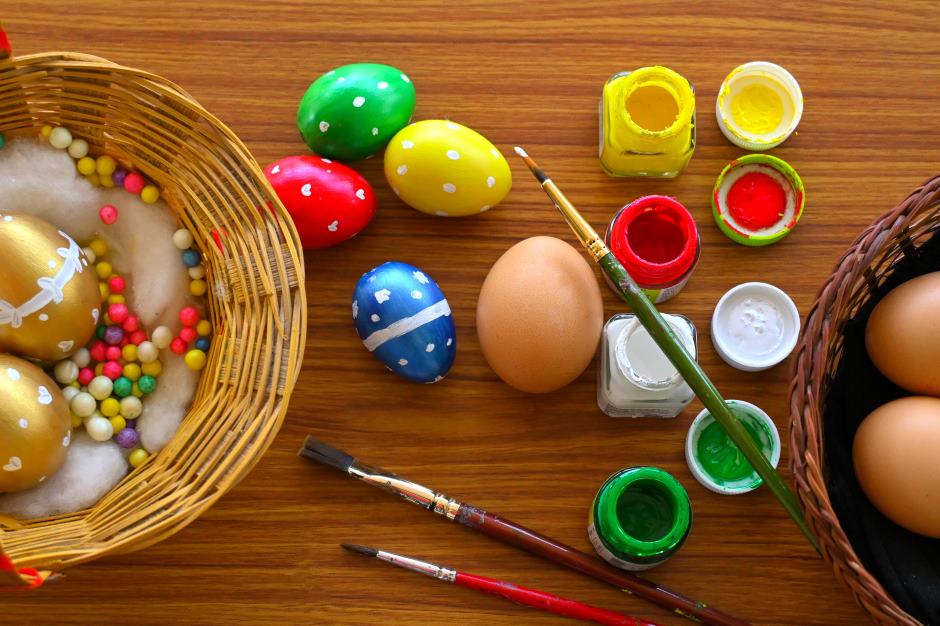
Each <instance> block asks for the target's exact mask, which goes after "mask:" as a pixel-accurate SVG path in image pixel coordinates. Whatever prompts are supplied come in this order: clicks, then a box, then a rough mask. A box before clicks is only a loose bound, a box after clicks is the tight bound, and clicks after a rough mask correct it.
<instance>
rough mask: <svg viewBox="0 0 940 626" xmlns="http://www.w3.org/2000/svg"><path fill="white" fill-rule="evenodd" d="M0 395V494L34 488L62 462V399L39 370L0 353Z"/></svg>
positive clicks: (65, 430)
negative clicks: (0, 399) (0, 400)
mask: <svg viewBox="0 0 940 626" xmlns="http://www.w3.org/2000/svg"><path fill="white" fill-rule="evenodd" d="M0 398H2V399H3V401H2V402H0V493H6V492H12V491H22V490H23V489H29V488H30V487H35V486H36V485H38V484H39V483H41V482H42V481H44V480H46V479H47V478H49V477H50V476H52V475H53V474H55V473H56V472H57V471H58V470H59V468H60V467H62V463H64V462H65V456H66V454H67V453H68V449H69V446H70V445H71V443H72V428H71V427H72V418H71V416H70V414H69V405H68V402H66V401H65V396H63V395H62V392H61V391H59V388H58V386H56V384H55V382H54V381H53V380H52V379H51V378H49V377H48V376H47V375H46V373H45V372H43V371H42V370H41V369H39V367H37V366H36V365H33V364H32V363H30V362H29V361H24V360H23V359H20V358H17V357H15V356H13V355H11V354H0Z"/></svg>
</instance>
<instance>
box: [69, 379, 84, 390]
mask: <svg viewBox="0 0 940 626" xmlns="http://www.w3.org/2000/svg"><path fill="white" fill-rule="evenodd" d="M68 386H69V387H75V388H76V389H81V386H82V384H81V383H80V382H78V381H77V380H73V381H72V382H70V383H69V385H68Z"/></svg>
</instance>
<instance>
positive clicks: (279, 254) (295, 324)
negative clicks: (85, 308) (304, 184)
mask: <svg viewBox="0 0 940 626" xmlns="http://www.w3.org/2000/svg"><path fill="white" fill-rule="evenodd" d="M63 70H69V71H72V70H93V71H96V72H97V71H99V70H100V71H102V72H104V73H106V76H107V77H106V78H104V79H103V80H105V81H107V80H113V81H115V82H117V80H118V79H121V80H125V79H126V80H130V81H137V82H138V83H140V84H142V85H144V86H145V87H146V90H147V91H148V93H152V94H156V96H157V97H160V98H165V99H166V101H167V102H172V104H173V105H174V107H180V108H182V109H185V112H186V113H187V114H188V115H189V116H190V117H191V118H192V121H193V124H194V125H195V126H194V128H196V127H198V128H199V129H200V130H202V131H203V132H205V133H206V134H207V135H210V136H211V137H214V138H217V141H216V148H217V149H218V150H219V151H220V152H222V153H225V154H227V155H228V159H229V161H231V162H233V163H236V164H237V167H238V168H239V172H238V173H239V174H241V175H243V176H245V177H246V179H250V182H251V185H252V186H253V190H250V191H249V190H244V189H243V190H238V191H240V192H241V193H243V194H246V196H245V197H248V195H250V194H252V193H253V194H254V195H253V196H251V197H256V198H262V199H263V201H264V202H259V203H257V204H255V209H256V212H257V213H258V214H259V215H260V217H259V216H257V215H256V216H254V217H252V216H248V215H247V214H246V216H245V219H246V220H247V221H248V222H252V221H253V220H254V221H257V222H259V223H260V224H259V226H258V227H256V236H257V241H255V242H251V241H249V242H248V243H249V244H251V245H250V246H249V247H250V248H251V250H261V251H262V252H264V251H265V248H264V243H265V239H266V238H267V239H268V240H271V239H273V240H275V241H280V242H281V246H282V247H280V248H278V249H276V250H274V251H273V252H272V251H271V250H270V249H268V250H267V251H266V252H265V255H263V256H264V258H262V259H261V261H260V263H262V266H261V268H260V269H258V268H257V267H255V266H251V265H246V266H245V268H246V270H247V269H252V268H254V269H257V270H258V272H257V274H258V275H254V276H248V277H243V276H242V277H240V278H241V281H242V282H243V283H245V284H248V282H245V281H246V280H254V281H255V282H260V284H261V287H262V288H263V289H267V290H270V293H262V294H261V295H260V296H259V295H258V294H254V295H253V296H252V295H251V294H247V293H246V294H245V296H244V297H245V298H246V299H247V301H248V302H249V304H251V305H254V306H259V303H260V304H263V305H265V306H269V307H271V311H270V312H269V313H270V315H269V317H271V318H272V319H273V327H274V330H273V331H271V332H275V331H277V332H279V333H280V335H277V334H276V333H275V336H276V337H281V339H282V341H281V342H279V343H277V346H276V347H275V348H274V349H273V350H274V351H273V352H272V353H271V355H270V359H271V361H272V362H274V363H275V365H274V366H272V367H273V370H277V371H279V372H281V377H280V378H279V381H278V382H279V383H280V385H279V386H278V387H277V388H276V389H274V390H269V394H270V395H271V396H272V397H273V396H276V397H277V402H276V403H273V402H270V401H269V403H268V404H269V405H271V406H273V408H270V409H268V407H267V406H266V407H265V414H264V415H263V417H261V416H255V415H253V414H252V415H251V416H250V418H253V419H254V421H253V422H252V423H253V424H254V423H255V422H257V423H258V424H261V420H262V419H263V420H265V421H264V424H263V428H262V426H260V425H259V426H258V427H257V428H256V429H255V430H253V431H251V433H250V434H251V437H250V440H249V434H247V431H246V432H242V433H236V434H235V435H233V437H234V440H235V441H238V440H240V439H243V440H245V441H246V443H245V444H243V446H242V447H241V448H240V449H241V451H242V452H243V454H242V455H241V456H239V457H238V458H237V459H236V460H234V461H232V463H231V464H232V465H233V467H231V468H229V471H228V472H226V473H224V475H222V476H220V477H219V478H218V480H217V482H216V483H214V484H211V485H210V486H209V487H204V488H203V491H204V492H200V495H199V496H198V497H197V498H196V499H195V500H194V501H193V502H191V503H190V504H188V505H187V506H186V507H185V508H184V509H181V510H178V511H175V512H174V513H173V514H171V515H167V516H163V517H161V518H159V519H154V521H153V523H152V524H149V525H147V526H146V528H145V530H143V531H141V532H139V533H137V534H135V535H134V536H131V537H128V536H123V535H122V536H119V537H117V538H116V539H115V538H111V540H108V541H101V542H100V543H98V544H96V545H95V546H94V547H90V548H87V547H86V549H77V548H76V547H75V546H71V547H62V546H60V547H58V548H57V549H53V548H48V547H47V548H46V549H45V551H44V552H42V553H39V554H26V555H25V556H24V555H23V554H19V553H18V552H17V550H16V549H15V545H16V541H14V538H15V537H16V536H17V533H18V532H22V531H24V529H43V528H48V527H50V526H55V525H61V526H63V527H67V526H69V525H73V524H76V523H80V522H84V520H86V519H87V518H88V517H89V516H90V515H93V514H94V513H95V512H97V507H98V506H99V505H100V503H99V505H95V507H92V508H91V509H86V510H84V511H79V512H76V513H73V514H66V515H60V516H55V517H52V518H49V519H45V520H32V521H27V522H18V521H16V520H12V519H10V518H6V517H2V518H0V550H2V549H3V548H4V547H5V546H7V551H8V552H9V551H10V548H9V546H11V545H12V546H14V549H13V553H12V554H11V556H14V560H16V561H17V562H18V564H20V562H23V564H24V565H39V566H42V567H49V568H51V569H54V570H59V569H63V568H64V567H67V566H71V565H74V564H77V563H81V562H85V561H88V560H93V559H97V558H99V557H102V556H105V555H107V554H112V553H119V552H128V551H132V550H137V549H142V548H144V547H147V546H149V545H151V544H153V543H156V542H158V541H161V540H162V539H165V538H166V537H168V536H170V535H172V534H173V533H175V532H177V531H179V530H181V529H182V528H183V527H185V526H186V525H188V524H189V523H190V522H192V521H193V520H195V519H196V518H197V517H198V516H199V515H200V514H201V513H203V512H204V511H205V510H206V509H208V508H209V507H210V506H212V505H213V504H214V503H215V502H216V501H217V500H218V499H219V498H220V497H222V495H224V494H225V493H227V492H228V491H229V490H230V489H231V488H232V487H234V486H235V485H236V484H237V483H238V482H239V481H240V480H241V478H243V477H244V476H245V475H246V474H247V473H248V471H250V470H251V469H252V468H253V467H254V466H255V465H256V464H257V462H258V461H259V460H260V458H261V457H262V456H263V454H264V453H265V452H266V451H267V449H268V447H269V446H270V445H271V443H272V442H273V440H274V437H275V436H276V434H277V432H278V431H279V430H280V427H281V426H282V424H283V421H284V419H285V416H286V413H287V410H288V402H289V399H290V396H291V394H292V392H293V389H294V387H295V386H296V382H297V378H298V376H299V374H300V369H301V364H302V359H303V349H304V345H305V342H306V333H307V302H306V294H305V290H304V260H303V251H302V247H301V244H300V240H299V237H298V234H297V231H296V229H295V227H294V225H293V222H292V221H291V219H290V217H289V215H288V213H287V211H286V209H285V208H284V206H283V204H282V203H281V202H280V200H279V199H278V197H277V195H276V194H275V192H274V190H273V189H272V188H271V186H270V184H269V183H268V181H267V178H266V177H265V176H264V174H263V172H262V169H261V167H260V165H259V164H258V163H257V161H256V160H255V159H254V157H252V156H251V153H250V151H249V150H248V148H247V147H246V146H245V145H244V143H243V142H242V141H241V140H240V139H239V138H238V136H237V135H236V134H235V133H234V131H232V130H231V129H230V128H229V127H228V126H227V125H226V124H224V123H223V122H222V121H221V120H220V119H219V118H217V117H216V116H214V115H213V114H212V113H210V112H209V111H208V110H206V109H205V108H204V107H203V106H202V105H201V104H199V102H198V101H196V100H195V99H194V98H193V97H192V96H191V95H190V94H189V93H188V92H186V91H185V90H183V89H182V88H181V87H179V86H178V85H176V84H175V83H173V82H171V81H169V80H167V79H165V78H163V77H161V76H159V75H157V74H153V73H150V72H147V71H144V70H139V69H136V68H132V67H127V66H124V65H120V64H117V63H114V62H112V61H109V60H107V59H104V58H102V57H98V56H94V55H88V54H82V53H75V52H42V53H36V54H28V55H20V56H12V57H9V58H0V78H4V79H6V81H2V82H0V93H2V92H3V91H4V90H5V89H16V88H17V87H16V85H15V84H14V83H15V82H16V81H17V80H19V78H20V77H21V75H23V74H26V73H27V72H36V73H40V74H41V73H42V72H43V71H47V72H49V73H50V74H51V73H52V72H58V73H61V72H62V71H63ZM4 82H6V83H7V85H6V86H4V84H3V83H4ZM11 84H13V86H12V87H11V86H10V85H11ZM27 104H28V100H25V99H24V106H25V105H27ZM202 125H205V127H206V128H203V127H202ZM72 130H73V131H74V132H76V133H77V135H78V136H82V133H81V131H82V129H81V128H72ZM224 166H225V163H220V164H219V167H223V168H224ZM265 203H266V205H267V207H268V208H269V209H270V211H269V212H264V211H260V210H257V208H258V207H260V206H263V205H264V204H265ZM168 205H169V203H168ZM210 241H211V240H210ZM204 252H206V253H207V257H208V256H211V255H209V254H208V250H204ZM213 252H215V251H213ZM271 254H273V255H274V257H273V258H274V261H273V262H271V263H269V265H272V264H273V265H272V266H271V267H267V266H264V265H263V264H264V263H265V262H268V261H270V258H271V257H270V255H271ZM215 256H217V257H219V258H220V259H222V258H224V257H225V256H226V255H225V253H224V252H223V253H221V254H216V255H215ZM285 258H286V259H287V261H285ZM208 262H209V259H208V258H207V263H208ZM226 262H229V263H232V262H233V260H232V259H226ZM245 262H246V263H249V262H251V263H253V262H254V259H250V260H248V261H245ZM221 263H222V261H218V264H219V265H220V269H218V270H217V271H218V272H219V274H220V275H224V268H221ZM232 267H234V268H235V269H234V270H233V269H232ZM232 267H229V268H228V271H229V273H231V272H232V271H235V272H236V274H237V273H238V270H239V268H240V267H241V266H240V265H238V264H235V265H233V266H232ZM264 269H268V270H269V271H270V273H271V274H273V275H274V276H273V279H272V277H271V276H266V275H265V274H264V271H262V270H264ZM288 270H293V272H294V273H293V275H291V274H290V273H289V272H288ZM285 272H287V273H285ZM291 279H292V280H293V283H292V282H291ZM238 286H239V285H236V287H238ZM269 330H270V329H269ZM213 343H215V342H213ZM208 370H209V368H208V367H207V368H206V370H203V378H205V376H206V375H207V372H208ZM233 372H237V367H236V364H233V365H230V371H229V372H228V373H229V374H230V375H233V376H234V375H236V374H235V373H233ZM220 375H221V372H220ZM218 384H220V383H218V382H217V381H212V382H209V383H206V381H204V380H203V381H201V382H200V389H201V388H202V387H203V385H206V386H207V387H208V386H210V385H218ZM249 391H250V390H249ZM264 393H265V388H262V389H261V391H259V392H258V395H259V397H262V396H263V394H264ZM198 398H199V395H198V392H197V400H198ZM195 408H196V400H194V403H193V405H192V406H191V407H190V408H189V409H188V410H187V415H189V414H190V413H191V412H192V411H193V410H194V409H195ZM247 410H249V411H251V410H253V408H252V407H251V406H248V409H247ZM185 423H186V421H185V420H184V424H185ZM262 431H263V432H262ZM178 436H179V433H177V435H176V436H174V440H171V442H170V444H168V445H167V447H166V448H165V449H164V451H163V452H161V454H170V452H171V451H175V450H174V441H175V440H176V438H177V437H178ZM230 441H232V438H229V439H228V440H226V443H229V442H230ZM175 452H178V451H175ZM156 456H157V457H159V456H160V455H156ZM216 462H218V460H216ZM147 467H148V466H144V467H142V468H140V469H139V470H136V471H135V472H131V473H130V474H129V475H128V477H126V478H125V479H124V480H123V481H122V482H121V483H120V484H119V485H118V487H116V488H115V489H114V490H112V492H111V494H113V493H114V491H116V490H118V489H120V488H121V487H122V486H123V485H124V484H125V483H127V482H128V480H129V479H130V478H131V477H133V476H135V475H138V474H139V473H141V472H142V470H144V469H146V468H147ZM200 469H201V470H202V471H207V470H206V468H200ZM210 469H211V468H210ZM148 484H149V483H148ZM144 488H145V489H146V488H147V486H145V487H144ZM111 494H109V495H108V496H105V497H104V498H103V499H102V502H105V501H107V500H109V498H110V495H111ZM135 495H136V494H135ZM76 534H78V535H80V534H81V532H79V533H76ZM89 534H90V533H89ZM0 554H2V551H0ZM17 557H19V558H17Z"/></svg>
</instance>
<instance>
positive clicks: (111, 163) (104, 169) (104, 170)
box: [95, 155, 117, 176]
mask: <svg viewBox="0 0 940 626" xmlns="http://www.w3.org/2000/svg"><path fill="white" fill-rule="evenodd" d="M116 169H117V161H115V160H114V157H110V156H108V155H104V156H100V157H98V161H97V162H96V163H95V171H96V172H98V175H99V176H110V175H111V174H113V173H114V170H116Z"/></svg>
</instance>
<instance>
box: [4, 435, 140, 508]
mask: <svg viewBox="0 0 940 626" xmlns="http://www.w3.org/2000/svg"><path fill="white" fill-rule="evenodd" d="M127 469H128V463H127V460H126V459H125V458H124V455H123V454H121V448H120V446H118V445H117V444H116V443H114V442H111V441H107V442H104V443H99V442H97V441H94V440H93V439H92V438H91V437H89V436H88V435H86V434H85V433H84V432H76V433H75V434H74V435H73V436H72V445H71V446H70V447H69V451H68V454H67V455H66V457H65V463H63V464H62V467H61V468H60V469H59V471H58V472H56V473H55V474H53V475H52V476H50V477H49V479H48V480H46V481H44V482H42V483H40V484H39V485H38V486H37V487H33V488H32V489H27V490H26V491H18V492H16V493H11V494H6V495H3V496H0V513H5V514H7V515H11V516H12V517H15V518H18V519H36V518H40V517H49V516H51V515H59V514H60V513H73V512H75V511H80V510H82V509H87V508H88V507H90V506H92V505H93V504H94V503H96V502H97V501H98V500H100V499H101V498H102V497H104V495H105V494H106V493H108V492H109V491H111V490H112V489H113V488H114V487H115V485H117V484H118V483H119V482H121V479H122V478H124V476H125V475H127Z"/></svg>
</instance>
